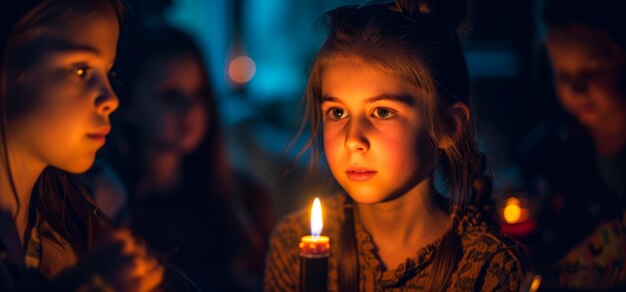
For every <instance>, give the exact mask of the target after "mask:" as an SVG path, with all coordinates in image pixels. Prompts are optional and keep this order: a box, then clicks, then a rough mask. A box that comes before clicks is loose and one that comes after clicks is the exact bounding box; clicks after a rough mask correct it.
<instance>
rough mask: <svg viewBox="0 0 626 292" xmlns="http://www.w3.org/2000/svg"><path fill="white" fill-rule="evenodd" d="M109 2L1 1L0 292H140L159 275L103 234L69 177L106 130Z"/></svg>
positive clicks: (115, 25) (138, 250)
mask: <svg viewBox="0 0 626 292" xmlns="http://www.w3.org/2000/svg"><path fill="white" fill-rule="evenodd" d="M123 12H124V5H123V3H122V2H121V1H118V0H89V1H84V0H83V1H71V0H57V1H10V2H6V3H3V5H2V10H1V12H0V21H1V23H0V25H1V26H0V58H1V59H0V78H1V79H0V138H1V139H0V167H1V168H0V290H2V291H13V290H20V291H21V290H26V289H29V290H35V291H38V290H44V289H45V290H50V291H75V290H81V291H96V290H97V291H104V290H106V291H148V290H152V289H153V288H155V287H156V286H157V285H158V284H159V283H160V281H161V277H162V273H163V268H162V267H161V265H160V264H159V263H158V262H157V260H156V259H155V258H153V257H151V256H148V255H147V253H146V249H145V247H144V246H143V245H142V244H141V243H140V241H139V240H138V239H136V238H134V237H133V236H132V235H131V234H130V232H128V231H115V230H111V229H110V228H108V226H107V224H106V222H104V220H103V219H102V218H103V217H102V215H101V213H100V212H99V211H98V210H97V209H96V208H95V207H94V206H93V205H92V204H91V202H90V201H88V199H87V198H86V196H85V193H84V189H83V188H82V187H81V186H80V185H79V184H78V183H77V181H76V179H74V178H73V176H72V173H81V172H84V171H86V170H87V169H88V168H89V167H90V166H91V165H92V163H93V161H94V158H95V154H96V151H97V150H98V149H99V148H100V147H102V145H103V144H104V142H105V137H106V135H107V134H108V132H109V131H110V123H109V116H110V114H111V113H112V112H114V111H115V110H116V108H117V106H118V100H117V97H116V95H115V93H114V92H113V90H112V88H111V85H110V83H109V71H110V69H111V67H112V65H113V61H114V59H115V56H116V47H117V40H118V35H119V30H120V25H119V23H120V20H121V16H122V15H123V14H124V13H123Z"/></svg>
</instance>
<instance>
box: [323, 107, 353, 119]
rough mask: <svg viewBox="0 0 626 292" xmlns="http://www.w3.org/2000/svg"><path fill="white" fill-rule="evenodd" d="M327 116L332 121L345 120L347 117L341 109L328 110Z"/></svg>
mask: <svg viewBox="0 0 626 292" xmlns="http://www.w3.org/2000/svg"><path fill="white" fill-rule="evenodd" d="M327 116H328V117H329V118H330V119H333V120H341V119H345V118H346V117H348V114H347V113H346V111H344V110H343V109H340V108H338V107H334V108H331V109H329V110H328V112H327Z"/></svg>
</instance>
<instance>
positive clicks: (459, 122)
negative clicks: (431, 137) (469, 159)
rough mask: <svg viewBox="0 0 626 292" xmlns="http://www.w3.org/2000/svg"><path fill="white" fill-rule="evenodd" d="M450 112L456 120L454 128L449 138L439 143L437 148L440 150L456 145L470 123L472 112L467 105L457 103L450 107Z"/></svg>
mask: <svg viewBox="0 0 626 292" xmlns="http://www.w3.org/2000/svg"><path fill="white" fill-rule="evenodd" d="M448 110H449V111H450V115H451V116H452V119H453V120H454V128H453V129H452V131H451V133H450V135H449V136H447V137H444V138H443V139H441V140H440V141H439V143H438V144H437V146H438V147H439V148H440V149H446V148H449V147H451V146H452V145H454V144H456V142H457V141H458V140H459V139H460V138H461V136H462V135H463V131H465V129H466V125H467V124H468V123H469V121H470V110H469V107H468V106H467V105H466V104H465V103H462V102H457V103H455V104H453V105H452V106H450V108H449V109H448Z"/></svg>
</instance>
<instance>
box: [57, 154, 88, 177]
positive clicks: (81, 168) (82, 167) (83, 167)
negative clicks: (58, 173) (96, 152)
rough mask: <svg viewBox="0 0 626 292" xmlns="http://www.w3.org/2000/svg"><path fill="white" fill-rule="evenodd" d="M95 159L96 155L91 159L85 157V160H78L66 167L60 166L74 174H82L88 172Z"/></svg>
mask: <svg viewBox="0 0 626 292" xmlns="http://www.w3.org/2000/svg"><path fill="white" fill-rule="evenodd" d="M94 161H95V157H93V158H91V159H85V160H83V161H76V162H74V163H71V164H69V165H66V166H64V167H59V168H60V169H62V170H65V171H67V172H69V173H72V174H81V173H85V172H87V171H88V170H89V169H90V168H91V166H93V163H94Z"/></svg>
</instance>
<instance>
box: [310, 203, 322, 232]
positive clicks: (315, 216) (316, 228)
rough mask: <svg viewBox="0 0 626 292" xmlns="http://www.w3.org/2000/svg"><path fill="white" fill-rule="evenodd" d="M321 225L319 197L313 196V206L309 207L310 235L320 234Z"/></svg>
mask: <svg viewBox="0 0 626 292" xmlns="http://www.w3.org/2000/svg"><path fill="white" fill-rule="evenodd" d="M323 227H324V223H323V222H322V203H320V199H319V198H315V200H314V201H313V208H311V235H313V236H320V234H322V228H323Z"/></svg>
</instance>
